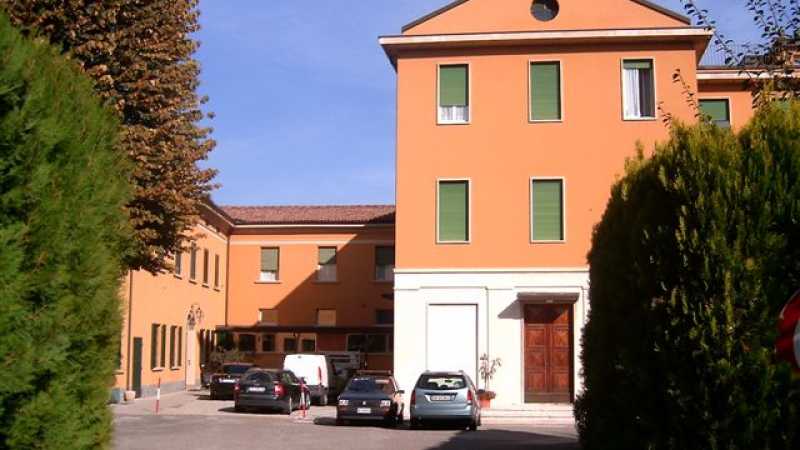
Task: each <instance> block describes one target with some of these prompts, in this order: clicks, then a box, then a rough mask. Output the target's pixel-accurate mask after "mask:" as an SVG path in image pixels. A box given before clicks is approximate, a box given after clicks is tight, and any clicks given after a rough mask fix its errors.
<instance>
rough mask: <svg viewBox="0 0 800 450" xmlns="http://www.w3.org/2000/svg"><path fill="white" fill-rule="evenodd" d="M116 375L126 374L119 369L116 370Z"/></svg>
mask: <svg viewBox="0 0 800 450" xmlns="http://www.w3.org/2000/svg"><path fill="white" fill-rule="evenodd" d="M114 375H125V371H124V370H122V369H117V370H115V371H114Z"/></svg>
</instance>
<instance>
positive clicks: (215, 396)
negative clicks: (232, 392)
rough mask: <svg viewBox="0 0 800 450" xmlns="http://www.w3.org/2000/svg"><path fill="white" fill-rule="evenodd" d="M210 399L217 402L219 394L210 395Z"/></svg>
mask: <svg viewBox="0 0 800 450" xmlns="http://www.w3.org/2000/svg"><path fill="white" fill-rule="evenodd" d="M208 398H210V399H211V400H216V399H217V394H215V393H213V392H212V393H210V394H208Z"/></svg>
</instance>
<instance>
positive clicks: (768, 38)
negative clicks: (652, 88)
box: [680, 0, 800, 105]
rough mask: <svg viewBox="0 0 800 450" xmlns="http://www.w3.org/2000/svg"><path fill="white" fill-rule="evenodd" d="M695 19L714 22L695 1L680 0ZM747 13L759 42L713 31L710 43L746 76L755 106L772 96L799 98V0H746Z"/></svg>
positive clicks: (708, 23)
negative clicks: (739, 40)
mask: <svg viewBox="0 0 800 450" xmlns="http://www.w3.org/2000/svg"><path fill="white" fill-rule="evenodd" d="M680 1H681V3H682V4H683V7H684V9H685V10H686V13H687V14H689V15H690V16H691V17H693V18H694V20H695V22H696V23H697V24H698V25H700V26H704V27H707V28H709V29H715V28H716V27H717V21H716V20H715V19H714V18H713V16H712V14H711V13H710V12H709V10H708V9H704V8H702V7H701V6H700V5H698V2H697V1H696V0H680ZM745 9H746V10H747V13H748V14H750V16H751V17H752V19H753V23H754V25H755V26H756V27H757V28H758V30H759V31H760V38H761V40H760V41H759V42H740V43H737V42H735V41H734V40H733V39H729V38H728V37H727V36H726V35H724V34H723V33H721V32H719V31H718V30H717V32H716V34H715V35H714V38H713V39H712V45H713V47H714V48H715V50H716V51H717V52H719V53H720V54H721V55H723V57H724V58H725V64H726V65H728V66H730V67H733V68H738V69H741V71H742V73H745V74H747V75H749V76H748V79H747V83H748V85H749V88H750V90H751V91H752V92H753V94H754V95H753V100H754V103H755V104H756V105H761V104H763V103H768V102H769V101H772V100H774V99H776V98H779V99H788V98H800V78H798V77H797V76H796V75H797V69H798V67H799V66H798V64H800V0H747V1H746V3H745Z"/></svg>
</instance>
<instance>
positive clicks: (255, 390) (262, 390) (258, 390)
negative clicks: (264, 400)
mask: <svg viewBox="0 0 800 450" xmlns="http://www.w3.org/2000/svg"><path fill="white" fill-rule="evenodd" d="M247 392H267V388H265V387H251V388H250V389H248V390H247Z"/></svg>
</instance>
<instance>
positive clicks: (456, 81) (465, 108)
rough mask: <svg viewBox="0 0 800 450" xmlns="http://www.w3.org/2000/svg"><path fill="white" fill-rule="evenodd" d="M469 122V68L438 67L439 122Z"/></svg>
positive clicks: (462, 65)
mask: <svg viewBox="0 0 800 450" xmlns="http://www.w3.org/2000/svg"><path fill="white" fill-rule="evenodd" d="M467 121H469V66H467V65H466V64H457V65H447V66H439V122H442V123H465V122H467Z"/></svg>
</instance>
